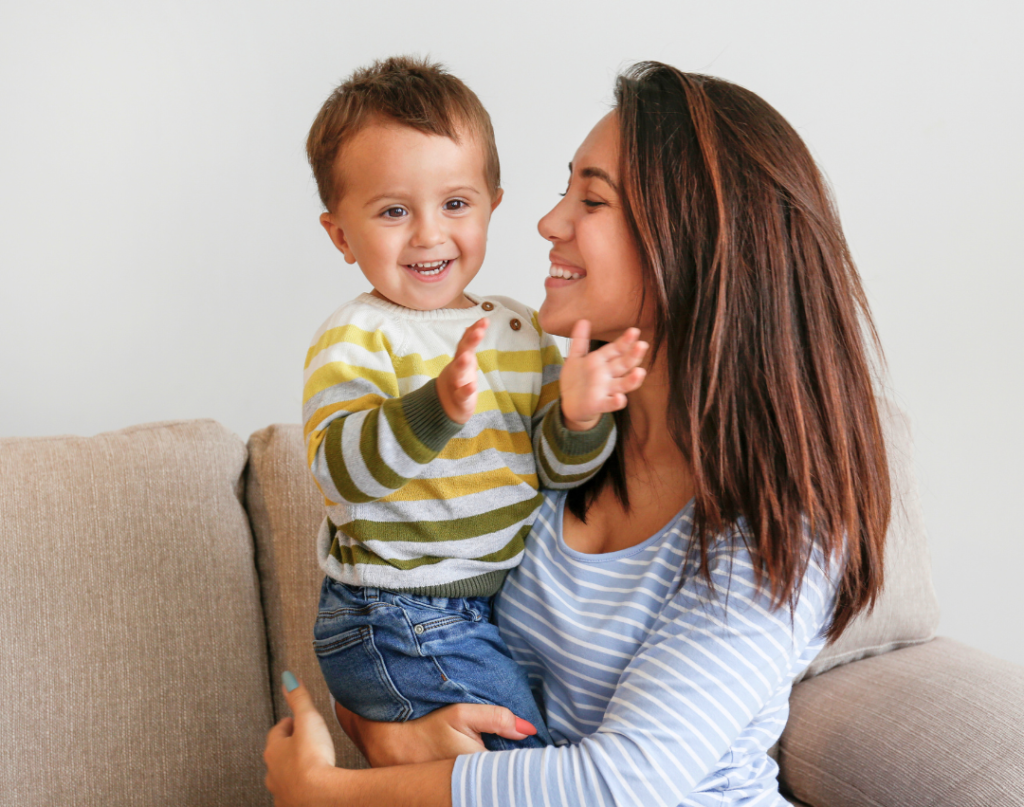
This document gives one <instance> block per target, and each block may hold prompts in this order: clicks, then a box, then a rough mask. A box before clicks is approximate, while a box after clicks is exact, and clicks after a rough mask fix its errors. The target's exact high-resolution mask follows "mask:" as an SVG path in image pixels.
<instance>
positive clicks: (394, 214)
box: [383, 207, 406, 219]
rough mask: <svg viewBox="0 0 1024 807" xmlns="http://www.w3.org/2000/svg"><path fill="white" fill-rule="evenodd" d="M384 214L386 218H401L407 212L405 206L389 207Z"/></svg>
mask: <svg viewBox="0 0 1024 807" xmlns="http://www.w3.org/2000/svg"><path fill="white" fill-rule="evenodd" d="M383 215H384V218H386V219H400V218H402V217H403V216H405V215H406V212H405V208H404V207H389V208H388V209H387V210H385V211H384V214H383Z"/></svg>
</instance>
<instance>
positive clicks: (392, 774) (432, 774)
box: [263, 684, 454, 807]
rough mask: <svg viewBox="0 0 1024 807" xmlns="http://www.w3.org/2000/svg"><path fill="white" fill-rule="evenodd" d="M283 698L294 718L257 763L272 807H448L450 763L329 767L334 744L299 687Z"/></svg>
mask: <svg viewBox="0 0 1024 807" xmlns="http://www.w3.org/2000/svg"><path fill="white" fill-rule="evenodd" d="M285 698H286V699H287V701H288V705H289V707H290V708H291V710H292V714H293V715H294V717H286V718H285V719H284V720H282V721H281V722H279V723H278V724H277V725H276V726H274V727H273V728H272V729H271V730H270V732H269V733H268V734H267V746H266V749H265V750H264V752H263V759H264V762H266V765H267V776H266V780H265V782H266V785H267V789H268V790H269V791H270V792H271V793H272V794H273V796H274V805H275V807H380V805H382V804H388V805H404V806H405V807H451V803H452V799H451V780H452V765H453V764H454V760H450V759H449V760H441V761H438V762H429V763H424V764H420V765H400V766H395V767H391V768H377V769H372V770H358V771H353V770H346V769H345V768H335V767H334V761H335V755H334V743H333V742H332V741H331V735H330V733H329V732H328V731H327V725H326V724H325V723H324V720H323V717H321V715H320V713H319V712H317V710H316V708H315V707H314V706H313V702H312V700H311V699H310V697H309V691H308V690H307V689H306V688H305V687H304V686H302V685H301V684H300V685H298V686H297V687H295V688H294V689H292V691H290V692H289V691H288V690H287V687H286V688H285Z"/></svg>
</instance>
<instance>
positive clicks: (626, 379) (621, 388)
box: [608, 367, 647, 395]
mask: <svg viewBox="0 0 1024 807" xmlns="http://www.w3.org/2000/svg"><path fill="white" fill-rule="evenodd" d="M646 376H647V371H646V370H645V369H644V368H643V367H634V368H633V369H632V370H630V371H629V372H628V373H626V374H625V375H623V376H620V377H619V378H616V379H614V380H613V381H612V383H611V384H609V385H608V392H609V394H610V395H615V394H616V393H619V392H632V391H633V390H635V389H639V388H640V385H641V384H643V383H644V378H645V377H646Z"/></svg>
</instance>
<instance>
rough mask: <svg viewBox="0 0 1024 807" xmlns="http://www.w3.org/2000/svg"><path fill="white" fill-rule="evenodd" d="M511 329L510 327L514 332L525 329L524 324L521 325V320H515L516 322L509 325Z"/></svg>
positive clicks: (513, 321)
mask: <svg viewBox="0 0 1024 807" xmlns="http://www.w3.org/2000/svg"><path fill="white" fill-rule="evenodd" d="M509 327H510V328H511V329H512V330H513V331H518V330H519V329H520V328H522V327H523V323H521V322H520V321H519V320H517V319H514V320H512V321H511V322H510V323H509Z"/></svg>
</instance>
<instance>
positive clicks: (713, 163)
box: [568, 62, 890, 640]
mask: <svg viewBox="0 0 1024 807" xmlns="http://www.w3.org/2000/svg"><path fill="white" fill-rule="evenodd" d="M616 106H617V115H618V120H619V127H620V132H621V155H622V156H621V165H620V176H621V184H622V195H623V206H624V210H625V215H626V219H627V221H628V223H629V225H630V228H631V230H632V232H633V237H634V239H635V241H636V244H637V248H638V251H639V254H640V259H641V265H642V267H643V272H644V276H645V287H646V295H647V296H648V297H650V298H651V299H652V302H653V304H654V310H655V311H656V323H657V324H656V329H655V334H654V340H653V348H652V354H653V355H652V360H654V359H656V358H657V357H659V356H660V357H661V359H662V360H664V361H665V362H666V363H667V366H668V375H669V383H670V400H671V401H672V405H671V406H670V411H669V424H670V428H671V431H672V437H673V439H674V440H675V442H676V444H677V445H678V446H679V448H680V450H681V451H682V452H683V455H684V456H685V457H686V459H687V461H688V462H689V463H690V466H691V470H692V473H693V482H694V488H695V502H694V533H693V536H694V543H693V545H694V550H695V551H698V552H699V553H700V563H701V571H702V573H703V575H704V576H705V578H706V579H708V581H709V582H710V571H709V570H708V568H707V551H708V546H709V542H710V541H712V540H713V539H714V537H715V536H716V535H718V534H720V533H721V532H722V531H723V530H725V529H727V528H728V527H729V526H730V525H732V524H735V523H737V522H738V521H740V520H741V519H742V521H744V522H745V525H746V528H747V533H748V534H749V537H748V539H747V540H748V545H749V549H750V551H751V554H752V556H753V559H754V562H755V566H756V569H757V575H758V581H759V583H760V584H761V585H762V586H763V585H764V583H765V582H767V584H768V585H767V590H768V591H769V593H770V596H771V599H772V602H773V604H774V605H775V607H780V606H781V605H782V604H783V603H789V604H790V605H791V606H792V605H795V601H796V597H797V596H798V594H799V586H800V581H801V579H802V577H803V575H804V572H805V570H806V568H807V564H808V562H809V560H810V551H809V543H808V541H807V536H808V535H812V536H814V538H815V540H816V541H817V542H818V545H819V546H820V547H821V549H822V551H823V552H824V555H825V557H826V559H828V560H829V561H830V562H833V563H841V564H842V568H841V569H839V570H837V572H838V573H837V574H836V575H835V576H836V579H837V580H838V585H839V588H838V593H837V601H836V608H835V612H834V613H833V615H832V620H831V622H830V624H829V628H828V638H829V639H830V640H834V639H835V638H837V637H838V636H839V635H840V634H841V633H842V632H843V630H844V629H845V628H846V626H847V625H848V624H849V622H850V620H851V619H853V617H854V616H856V614H857V613H858V612H860V611H861V610H863V609H864V608H865V607H870V606H871V605H873V604H874V601H875V599H876V598H877V596H878V592H879V590H880V589H881V586H882V571H883V570H882V560H883V547H884V542H885V534H886V529H887V527H888V523H889V511H890V490H889V473H888V462H887V459H886V451H885V445H884V442H883V439H882V431H881V426H880V422H879V416H878V410H877V407H876V404H875V397H874V392H873V387H872V373H871V365H870V360H869V357H868V355H867V350H868V349H869V347H873V348H874V349H875V350H876V351H877V355H878V357H879V359H881V348H880V346H879V344H878V337H877V333H876V332H875V329H874V325H873V324H872V321H871V316H870V312H869V310H868V304H867V299H866V297H865V294H864V289H863V287H862V286H861V282H860V277H859V275H858V273H857V269H856V267H855V266H854V263H853V260H852V258H851V256H850V251H849V248H848V246H847V244H846V240H845V238H844V236H843V232H842V228H841V226H840V224H839V217H838V214H837V213H836V209H835V205H834V203H833V201H832V198H831V196H830V193H829V191H828V189H827V186H826V184H825V182H824V180H823V178H822V176H821V173H820V172H819V171H818V168H817V166H816V165H815V163H814V159H813V158H812V157H811V155H810V152H809V151H808V149H807V147H806V146H805V145H804V143H803V141H802V140H801V139H800V137H799V136H798V135H797V133H796V132H795V131H794V130H793V128H792V127H791V126H790V125H789V124H788V123H787V122H786V120H785V119H784V118H783V117H782V116H781V115H780V114H779V113H778V112H777V111H776V110H775V109H773V108H772V107H771V106H769V105H768V104H767V103H766V102H765V101H763V100H762V99H761V98H759V97H758V96H757V95H755V94H754V93H752V92H750V91H748V90H745V89H743V88H741V87H738V86H736V85H734V84H730V83H729V82H727V81H723V80H721V79H717V78H712V77H709V76H702V75H695V74H692V73H683V72H680V71H679V70H676V69H675V68H672V67H669V66H668V65H664V64H660V63H658V62H641V63H639V64H637V65H635V66H633V67H632V68H631V69H629V70H628V71H627V72H626V73H625V74H624V75H622V76H620V77H619V79H618V84H617V87H616ZM617 418H618V421H619V427H620V435H622V437H623V439H621V440H620V443H619V446H618V447H617V450H616V454H615V456H613V457H612V458H611V459H610V460H609V462H608V463H606V466H605V469H603V472H602V473H601V474H600V475H599V477H597V478H595V479H594V480H593V481H592V482H591V483H590V484H589V485H587V486H585V487H583V488H581V489H578V490H577V491H573V492H572V493H571V494H570V498H569V502H568V505H569V507H570V509H571V510H572V512H573V513H575V514H576V515H577V516H578V517H580V518H585V515H586V509H587V506H588V505H589V504H590V503H591V502H593V500H594V498H595V497H596V495H597V492H598V491H599V490H600V489H601V487H603V486H604V485H606V484H610V485H612V487H613V489H614V490H615V492H616V494H617V495H618V497H619V499H620V500H621V501H622V503H623V505H624V506H625V507H627V508H628V506H629V500H628V494H627V488H626V476H625V471H626V469H625V456H626V451H625V444H626V443H627V441H628V440H629V425H628V421H629V416H628V409H627V410H623V412H621V413H617Z"/></svg>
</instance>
